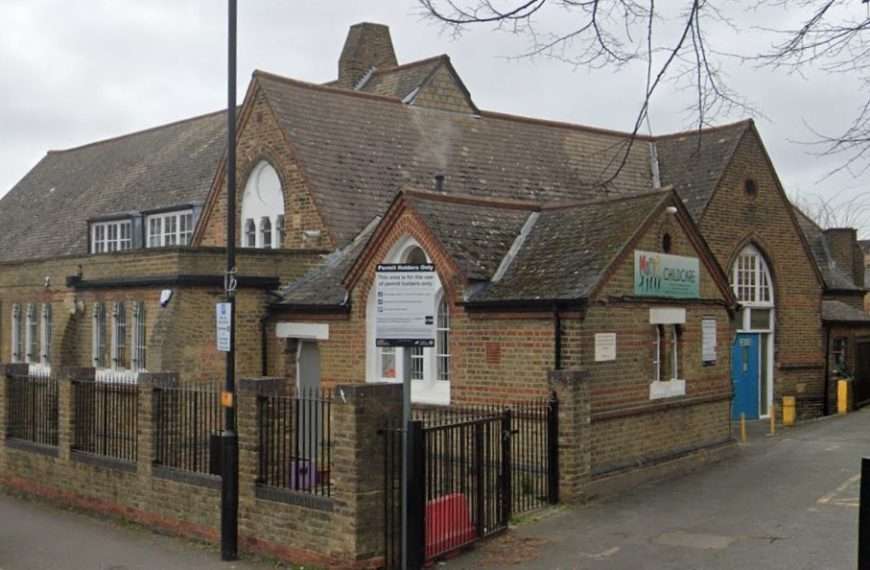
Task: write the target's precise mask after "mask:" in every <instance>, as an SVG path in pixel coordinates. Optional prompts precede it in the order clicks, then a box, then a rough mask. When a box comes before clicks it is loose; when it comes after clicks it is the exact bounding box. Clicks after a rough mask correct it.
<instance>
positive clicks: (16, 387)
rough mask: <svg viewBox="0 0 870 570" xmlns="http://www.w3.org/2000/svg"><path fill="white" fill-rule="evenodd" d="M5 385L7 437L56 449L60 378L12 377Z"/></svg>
mask: <svg viewBox="0 0 870 570" xmlns="http://www.w3.org/2000/svg"><path fill="white" fill-rule="evenodd" d="M6 386H7V387H6V402H7V408H6V410H7V411H6V437H10V438H14V439H22V440H26V441H29V442H31V443H37V444H40V445H48V446H53V447H57V444H58V382H57V379H56V378H51V377H48V378H43V377H34V376H11V377H9V379H8V383H7V385H6Z"/></svg>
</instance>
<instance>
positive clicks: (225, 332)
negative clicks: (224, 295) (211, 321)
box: [215, 303, 233, 352]
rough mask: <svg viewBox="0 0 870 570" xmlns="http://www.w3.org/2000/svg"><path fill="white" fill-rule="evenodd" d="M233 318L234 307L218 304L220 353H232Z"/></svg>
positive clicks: (218, 347)
mask: <svg viewBox="0 0 870 570" xmlns="http://www.w3.org/2000/svg"><path fill="white" fill-rule="evenodd" d="M232 317H233V306H232V305H231V304H229V303H218V304H217V305H216V306H215V318H216V319H217V349H218V351H219V352H229V351H230V322H231V320H232Z"/></svg>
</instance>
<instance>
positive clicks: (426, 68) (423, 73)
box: [357, 55, 447, 100]
mask: <svg viewBox="0 0 870 570" xmlns="http://www.w3.org/2000/svg"><path fill="white" fill-rule="evenodd" d="M446 58H447V56H443V55H442V56H438V57H433V58H430V59H423V60H420V61H415V62H413V63H409V64H407V65H400V66H398V67H388V68H386V69H376V70H374V71H373V72H372V73H371V75H370V76H369V77H368V79H367V80H366V81H365V82H363V84H362V85H360V86H359V87H358V89H357V90H358V91H362V92H364V93H373V94H375V95H386V96H390V97H398V98H399V99H402V100H404V99H405V98H406V97H408V96H409V95H411V94H412V93H413V92H414V90H415V89H419V88H420V86H421V85H423V83H424V82H425V81H426V80H427V79H428V78H429V76H431V75H432V74H433V73H435V70H436V69H438V67H439V66H441V65H443V63H444V61H445V59H446Z"/></svg>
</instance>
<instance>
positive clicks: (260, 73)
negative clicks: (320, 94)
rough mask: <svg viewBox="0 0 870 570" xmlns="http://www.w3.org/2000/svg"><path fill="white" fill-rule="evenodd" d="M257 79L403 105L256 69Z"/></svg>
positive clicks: (395, 99)
mask: <svg viewBox="0 0 870 570" xmlns="http://www.w3.org/2000/svg"><path fill="white" fill-rule="evenodd" d="M252 75H253V76H254V77H255V78H264V79H271V80H273V81H278V82H280V83H286V84H289V85H296V86H297V87H303V88H306V89H312V90H314V91H326V92H328V93H335V94H338V95H347V96H349V97H362V98H363V99H373V100H377V101H384V102H388V103H398V104H399V105H401V104H402V100H401V99H399V98H398V97H393V96H392V95H379V94H377V93H368V92H366V91H354V90H353V89H347V88H345V87H333V86H332V85H323V84H320V83H311V82H309V81H302V80H300V79H293V78H292V77H286V76H284V75H278V74H275V73H272V72H269V71H263V70H262V69H255V70H254V73H253V74H252Z"/></svg>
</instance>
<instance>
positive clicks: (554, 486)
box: [382, 396, 559, 568]
mask: <svg viewBox="0 0 870 570" xmlns="http://www.w3.org/2000/svg"><path fill="white" fill-rule="evenodd" d="M412 416H413V420H414V421H413V422H412V426H411V427H412V431H411V433H410V437H412V439H413V440H414V442H415V443H414V445H413V446H412V450H413V457H412V466H411V467H410V470H411V471H415V475H414V476H413V477H412V478H411V479H410V480H409V483H408V484H409V487H410V495H409V496H410V497H411V498H412V499H415V500H416V499H422V502H421V504H417V503H416V502H413V503H412V504H411V505H410V508H409V513H412V514H413V513H416V514H414V515H412V516H411V515H409V520H408V528H409V529H410V530H409V532H410V531H411V530H413V531H414V532H415V533H416V534H413V533H412V536H416V537H418V540H416V541H414V540H410V541H409V549H410V560H411V561H414V562H415V564H416V563H422V561H423V560H427V561H428V560H433V559H437V558H439V557H442V556H444V555H446V554H448V553H449V552H452V551H454V550H456V549H458V548H461V547H463V546H465V545H467V544H470V543H471V542H474V541H476V540H479V539H480V538H483V537H486V536H489V535H492V534H494V533H496V532H499V531H501V530H503V529H504V528H506V527H507V525H508V522H509V521H510V519H511V517H512V516H513V515H514V514H518V513H523V512H527V511H531V510H534V509H537V508H541V507H543V506H545V505H547V504H554V503H557V502H558V500H559V450H558V434H559V423H558V417H559V402H558V400H557V399H556V398H555V396H553V397H552V398H549V399H546V400H537V401H530V402H518V403H511V404H508V405H479V406H458V407H449V408H435V407H415V408H414V409H413V412H412ZM418 432H419V433H418ZM382 433H383V435H384V445H385V447H384V461H385V464H384V474H385V478H384V483H385V486H384V494H385V496H384V519H385V525H384V529H385V535H384V539H385V544H384V552H385V564H386V568H398V567H399V564H400V562H401V556H402V553H401V544H400V538H401V528H402V524H401V512H402V497H401V472H402V453H401V441H402V433H403V430H402V429H401V426H400V425H399V424H397V423H391V424H389V425H387V426H385V428H384V429H383V431H382ZM418 566H419V564H418V565H417V566H415V567H418Z"/></svg>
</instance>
